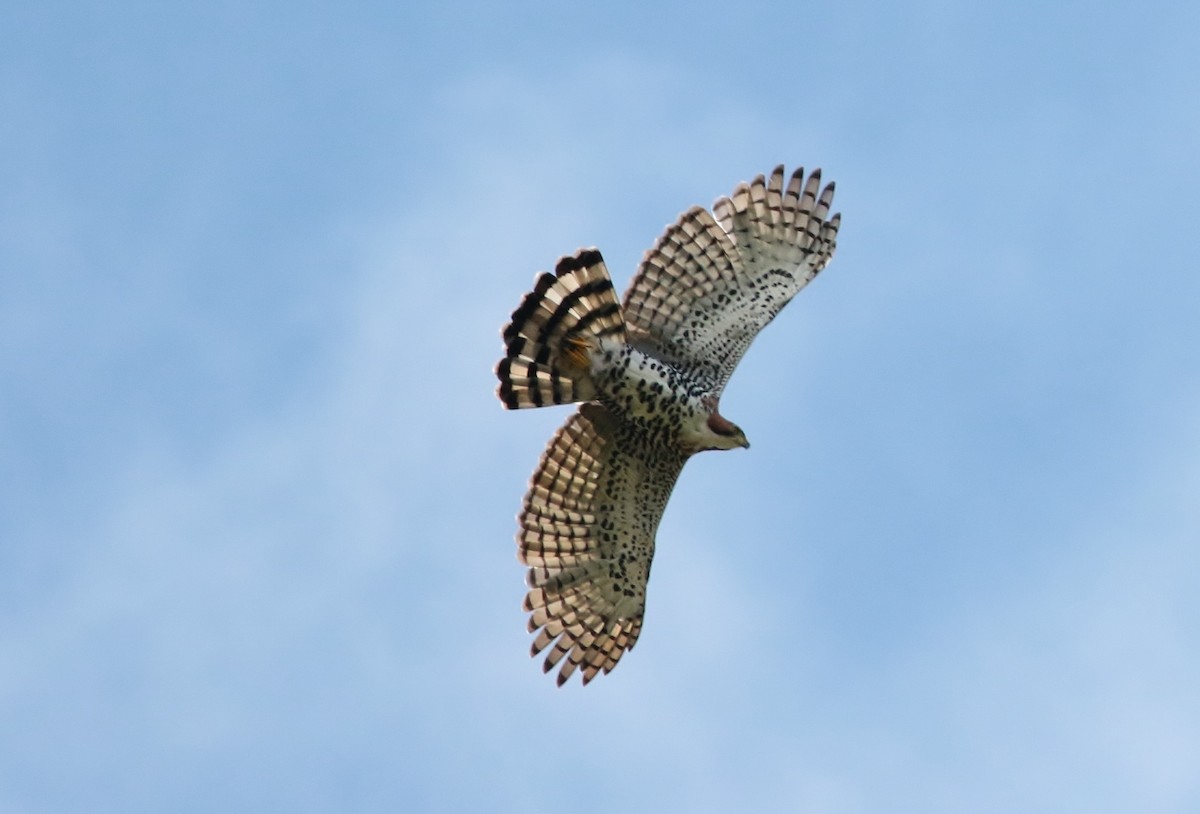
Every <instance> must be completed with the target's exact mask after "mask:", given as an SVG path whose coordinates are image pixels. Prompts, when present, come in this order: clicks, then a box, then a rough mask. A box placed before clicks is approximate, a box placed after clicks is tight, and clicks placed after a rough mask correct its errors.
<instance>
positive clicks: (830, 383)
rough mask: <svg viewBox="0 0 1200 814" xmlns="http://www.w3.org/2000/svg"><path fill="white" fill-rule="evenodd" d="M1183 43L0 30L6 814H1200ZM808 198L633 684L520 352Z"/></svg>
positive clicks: (1033, 31) (1020, 15)
mask: <svg viewBox="0 0 1200 814" xmlns="http://www.w3.org/2000/svg"><path fill="white" fill-rule="evenodd" d="M1198 9H1200V7H1196V6H1188V5H1187V4H1182V3H1170V4H1168V3H1163V4H1159V3H1155V2H1149V3H1138V4H1133V3H1108V4H1104V3H1101V4H1077V3H1058V4H1042V3H1037V4H1033V3H955V2H928V3H914V4H903V5H902V4H889V3H883V4H878V3H857V2H845V3H825V4H815V5H798V4H794V3H762V4H758V3H750V4H743V5H740V6H730V5H729V4H721V5H717V4H707V5H706V4H697V3H688V4H683V3H662V4H657V5H654V6H652V7H649V6H645V5H643V4H631V5H628V6H626V5H625V4H621V3H616V4H603V5H595V4H593V6H592V7H589V8H577V7H573V6H569V5H566V4H549V3H547V4H535V3H517V4H509V5H504V4H478V5H470V4H457V5H455V4H449V5H443V6H440V7H438V8H433V7H427V8H419V9H418V8H408V7H406V6H405V4H396V3H377V4H357V5H345V4H313V3H305V4H271V3H250V4H248V3H244V2H238V3H204V4H200V3H175V4H161V3H124V4H119V5H113V4H100V3H85V2H80V3H67V4H54V3H44V4H24V5H21V6H18V4H7V5H5V6H3V7H2V8H0V109H3V111H4V114H3V116H2V117H0V377H2V381H3V387H2V388H0V811H4V812H10V811H11V812H22V813H24V812H29V813H30V814H33V813H36V812H74V811H79V812H84V811H86V812H110V811H111V812H142V811H145V812H160V811H175V812H191V811H196V812H209V811H255V812H272V811H280V812H283V811H286V812H304V811H314V812H316V811H331V810H333V811H362V812H370V811H396V810H408V811H451V810H468V811H469V810H485V811H538V810H545V809H550V808H552V807H569V808H571V809H572V810H575V811H583V812H588V811H612V810H629V811H647V810H655V811H685V810H686V811H693V812H703V811H721V812H724V811H730V810H742V811H751V810H785V811H787V810H791V811H811V812H876V811H889V812H923V813H926V812H963V811H970V812H1014V811H1020V812H1039V811H1054V812H1072V811H1078V812H1101V811H1112V812H1126V811H1141V812H1193V811H1195V810H1197V808H1198V807H1200V771H1198V767H1200V693H1198V692H1197V690H1196V688H1197V687H1200V592H1198V591H1197V589H1196V586H1197V584H1198V582H1200V545H1198V543H1200V510H1198V509H1197V499H1196V496H1197V493H1198V491H1200V377H1198V376H1197V373H1198V372H1200V319H1198V313H1200V281H1198V280H1200V275H1198V274H1197V257H1196V249H1195V234H1196V219H1197V216H1198V215H1200V199H1198V197H1197V193H1196V190H1197V189H1198V188H1200V158H1198V156H1200V94H1198V93H1197V90H1196V77H1197V76H1198V75H1200V57H1197V50H1196V48H1195V43H1196V41H1197V38H1198V36H1200V10H1198ZM777 163H786V164H788V166H789V167H791V166H794V165H796V164H804V165H806V166H822V167H823V168H824V170H825V173H826V176H827V177H829V178H832V179H836V181H837V182H838V197H837V208H838V209H840V210H841V211H842V213H843V216H844V221H843V228H842V232H841V235H840V240H839V243H840V245H839V253H838V256H837V257H836V258H835V260H834V261H833V263H832V264H831V265H830V267H829V269H828V270H827V271H826V272H825V273H824V274H823V275H822V276H821V278H820V279H818V280H817V281H816V282H815V283H814V284H813V285H812V286H810V287H809V288H808V289H806V290H805V291H804V293H803V294H802V295H801V296H800V297H798V298H797V299H796V301H795V302H794V303H793V304H792V305H791V306H789V308H788V309H787V310H786V311H785V312H784V314H783V315H782V316H781V318H780V319H779V320H777V322H776V323H775V324H773V325H772V326H771V327H770V328H769V329H768V330H767V331H766V332H765V333H764V334H763V336H762V337H761V338H760V339H759V341H758V342H757V343H756V344H755V347H754V348H753V349H752V351H751V352H750V353H749V354H748V356H747V358H746V360H745V361H744V362H743V364H742V366H741V367H740V368H739V370H738V372H737V374H736V375H735V377H734V379H733V381H732V382H731V384H730V387H729V389H728V391H727V392H726V395H725V397H724V399H723V401H722V407H723V412H725V414H726V415H728V416H729V417H730V418H732V419H733V420H734V421H736V422H737V423H738V424H739V425H741V426H742V427H743V428H744V429H745V430H746V432H747V434H748V436H749V437H750V438H751V440H752V442H753V444H754V446H753V448H752V449H751V450H750V451H748V452H741V451H738V452H731V453H721V454H717V453H710V454H707V455H703V456H700V457H698V458H697V459H695V460H693V461H692V462H691V463H689V465H688V468H687V470H686V471H685V472H684V475H683V477H682V478H681V480H680V484H679V487H678V488H677V490H676V493H675V496H674V498H673V500H672V503H671V505H670V506H669V507H668V510H667V513H666V517H665V519H664V522H663V526H662V528H661V530H660V533H659V550H658V555H657V557H656V560H655V567H654V574H653V578H652V579H651V585H650V592H649V605H648V611H647V617H646V627H645V630H644V632H643V635H642V638H641V640H640V642H639V644H638V647H637V649H636V650H635V651H634V652H633V653H632V654H630V655H629V656H627V657H626V658H625V659H624V660H623V661H622V662H621V665H620V667H619V668H618V669H617V670H616V671H615V672H614V673H613V674H611V675H609V676H607V677H602V678H601V679H598V680H597V681H596V682H595V683H593V684H592V685H590V686H589V687H587V688H586V689H582V688H580V687H579V686H578V685H577V684H575V683H573V684H572V685H571V686H569V687H567V688H564V689H562V690H557V689H555V687H554V684H553V681H552V680H550V679H548V678H546V677H544V676H542V675H541V674H540V671H539V669H538V665H537V663H535V662H533V661H531V660H530V659H529V658H528V657H527V655H526V652H527V647H528V636H527V634H526V633H525V632H524V618H523V615H522V613H521V610H520V601H521V597H522V595H523V582H522V580H523V572H522V569H521V568H520V566H519V565H518V564H517V562H516V559H515V546H514V544H513V539H512V538H513V533H514V531H515V524H514V520H513V518H514V515H515V513H516V511H517V509H518V507H519V503H520V499H521V496H522V494H523V491H524V488H525V484H526V482H527V479H528V477H529V475H530V473H531V472H532V469H533V466H534V464H535V463H536V461H537V457H538V455H539V453H540V451H541V449H542V447H543V446H544V444H545V442H546V440H547V439H548V438H549V436H550V434H551V433H552V431H553V429H554V428H555V427H556V426H557V425H558V423H560V422H561V421H562V420H563V418H564V417H565V415H566V410H541V411H525V412H522V413H519V414H512V413H506V412H505V411H503V410H502V409H501V408H500V405H499V403H498V402H497V401H496V400H495V397H494V395H493V386H494V379H493V375H492V366H493V365H494V363H495V360H496V358H497V357H498V355H499V353H500V352H501V344H500V339H499V329H500V327H501V325H502V324H503V323H504V322H505V321H506V319H507V316H508V314H509V313H510V312H511V310H512V309H513V308H514V307H515V306H516V304H517V303H518V302H519V300H520V297H521V296H522V295H523V293H524V292H525V290H526V289H527V287H528V286H529V283H530V281H531V280H532V278H533V276H534V273H535V272H537V271H539V270H542V269H547V268H549V267H551V266H552V264H553V262H554V261H555V259H556V258H557V257H558V256H559V255H560V254H564V253H568V252H571V251H574V250H575V249H576V248H577V247H580V246H587V245H597V246H599V247H600V248H601V249H602V250H603V251H604V253H605V256H606V258H607V260H608V263H609V267H610V268H611V269H612V270H613V272H614V276H615V278H616V283H617V285H618V287H622V286H624V285H625V284H626V283H627V282H628V280H629V278H630V277H631V276H632V272H633V270H634V268H635V266H636V263H637V261H638V260H639V258H640V257H641V253H642V251H644V250H645V249H646V248H648V247H649V246H650V245H651V243H652V242H653V240H654V238H655V237H656V236H657V235H658V233H659V232H660V231H661V229H662V227H663V226H665V225H666V224H667V223H668V222H670V221H671V220H673V219H674V218H675V216H676V215H677V214H678V213H679V212H680V211H682V210H683V209H685V208H687V207H688V206H690V205H692V204H694V203H705V204H707V203H710V202H711V201H712V199H713V198H715V197H717V196H718V195H721V194H724V193H726V192H728V191H729V190H731V189H732V187H733V186H734V185H735V184H736V183H737V182H738V181H741V180H744V179H748V178H750V177H752V176H753V175H755V174H757V173H759V172H764V171H769V170H770V168H771V167H773V166H774V165H775V164H777Z"/></svg>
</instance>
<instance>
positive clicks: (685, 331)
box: [496, 166, 841, 686]
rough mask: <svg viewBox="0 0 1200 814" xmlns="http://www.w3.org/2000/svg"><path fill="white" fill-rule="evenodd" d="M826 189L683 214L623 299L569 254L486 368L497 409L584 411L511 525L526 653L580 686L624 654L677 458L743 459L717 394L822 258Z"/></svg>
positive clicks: (735, 200)
mask: <svg viewBox="0 0 1200 814" xmlns="http://www.w3.org/2000/svg"><path fill="white" fill-rule="evenodd" d="M833 186H834V185H833V184H832V183H830V184H828V185H827V186H825V187H824V188H823V189H822V188H821V171H820V170H814V171H813V172H812V173H811V174H810V175H809V176H808V177H807V179H806V178H805V177H804V170H803V168H801V169H798V170H796V171H795V172H794V173H793V174H792V175H791V177H790V178H787V179H786V182H785V174H784V169H783V167H782V166H780V167H777V168H776V169H775V171H774V172H772V173H771V176H770V177H769V178H764V177H763V176H761V175H760V176H758V177H757V178H755V179H754V180H753V181H751V182H750V183H748V184H746V183H743V184H739V185H738V186H737V188H736V189H734V191H733V194H732V195H730V196H729V197H727V198H726V197H723V198H719V199H718V200H717V201H716V203H714V204H713V207H712V211H711V212H710V211H709V210H707V209H704V208H703V207H699V206H697V207H692V208H691V209H689V210H687V211H686V212H684V213H683V214H682V215H680V216H679V219H678V220H676V221H675V223H673V224H672V225H670V226H668V227H667V230H666V231H665V232H664V233H663V235H662V237H660V238H659V239H658V242H657V243H655V244H654V248H652V249H650V251H648V252H646V255H645V257H644V258H643V259H642V262H641V265H640V267H639V268H638V271H637V274H636V276H635V277H634V278H633V283H632V284H631V285H630V287H629V290H628V291H627V292H626V293H625V300H624V302H623V303H622V302H618V300H617V295H616V292H615V291H614V289H613V284H612V280H611V279H610V278H609V275H608V269H607V268H605V265H604V260H603V258H602V257H601V256H600V252H599V251H597V250H596V249H594V248H593V249H582V250H580V251H578V252H576V253H575V254H574V255H570V256H567V257H563V258H562V259H561V260H559V261H558V265H557V266H556V267H555V271H554V274H548V273H543V274H541V275H539V276H538V277H537V278H536V279H535V281H534V287H533V291H531V292H530V293H529V294H527V295H526V296H525V298H524V300H522V302H521V304H520V306H519V307H518V308H517V310H515V311H514V312H513V315H512V321H511V322H509V324H508V325H507V326H506V327H505V328H504V330H503V334H502V335H503V338H504V344H505V347H506V353H505V356H504V358H503V359H502V360H501V361H500V363H499V364H498V365H497V366H496V375H497V376H498V378H499V379H500V386H499V389H498V394H499V396H500V400H501V401H502V402H503V403H504V406H505V407H507V408H509V409H520V408H524V407H543V406H548V405H552V404H569V403H575V402H582V404H581V406H580V407H579V408H578V410H576V412H575V413H574V414H573V415H572V416H571V417H570V418H568V419H567V421H566V423H565V424H563V426H562V427H561V428H559V430H558V432H557V433H556V434H555V435H554V437H553V438H552V439H551V441H550V444H549V446H548V447H547V448H546V451H545V452H544V453H543V455H542V459H541V462H540V463H539V465H538V468H537V471H535V472H534V474H533V478H532V481H531V482H530V486H529V491H528V493H527V494H526V495H525V502H524V506H523V509H522V511H521V514H520V516H519V517H518V524H519V526H520V528H519V530H518V532H517V547H518V558H519V559H520V561H521V562H522V563H524V564H525V565H527V566H528V567H529V572H528V577H527V581H528V584H529V592H528V593H527V594H526V596H525V610H526V611H527V612H528V613H529V614H530V616H529V632H530V633H536V634H537V635H536V636H535V638H534V641H533V646H532V655H534V656H537V655H538V653H540V652H542V651H543V650H546V648H549V652H548V654H547V655H546V659H545V662H544V665H543V669H544V671H545V672H550V671H551V670H553V669H554V668H555V667H556V666H557V665H559V664H560V663H561V665H562V666H561V668H560V669H559V672H558V679H557V680H558V684H559V686H562V684H564V683H565V682H566V681H567V679H569V678H570V677H571V675H572V674H573V673H574V672H575V671H576V670H581V671H582V675H583V683H584V684H585V685H586V684H587V683H588V682H589V681H591V680H592V679H593V678H595V677H596V675H597V674H598V673H600V672H604V673H608V672H609V671H610V670H612V668H613V667H614V666H616V664H617V661H618V660H619V659H620V658H621V656H622V654H623V653H624V652H625V651H626V650H630V649H632V648H633V646H634V644H635V643H636V642H637V638H638V634H639V633H640V632H641V629H642V617H643V615H644V613H645V609H646V582H647V580H648V579H649V577H650V560H651V558H652V557H653V556H654V538H655V534H656V532H657V530H658V524H659V520H660V519H661V518H662V514H663V510H664V509H665V508H666V505H667V499H668V498H669V497H670V496H671V490H672V488H674V485H675V480H676V479H677V478H678V477H679V473H680V471H681V470H682V469H683V465H684V463H685V462H686V461H687V459H688V458H689V457H691V456H692V455H694V454H696V453H697V452H700V451H702V450H706V449H733V448H734V447H749V446H750V444H749V442H748V441H747V440H746V435H745V433H743V432H742V430H741V429H740V428H739V427H738V426H737V425H736V424H734V423H733V422H732V421H729V420H728V419H727V418H725V417H724V416H722V415H721V413H720V412H719V410H718V404H719V402H720V398H721V392H722V390H723V389H724V388H725V384H726V383H727V382H728V381H729V377H730V375H732V373H733V369H734V367H736V366H737V363H738V361H739V360H740V359H741V358H742V355H743V354H744V353H745V352H746V349H747V348H748V347H749V346H750V343H751V342H752V341H753V340H754V337H755V336H757V335H758V332H759V331H761V330H762V329H763V328H764V327H765V326H766V325H767V323H769V322H770V321H771V320H772V319H773V318H774V317H775V315H776V314H778V313H779V311H780V310H781V309H782V308H783V307H784V306H785V305H787V304H788V302H789V301H790V300H791V299H792V297H794V296H795V295H796V293H797V292H798V291H799V290H800V289H801V288H803V287H804V286H805V285H806V284H807V283H808V282H809V281H810V280H811V279H812V278H813V277H815V276H816V275H817V273H818V272H819V271H821V269H823V268H824V267H825V265H826V263H828V262H829V260H830V258H831V257H832V256H833V252H834V248H835V246H836V239H837V231H838V225H839V224H840V222H841V216H840V214H835V215H833V216H832V217H830V215H829V208H830V204H831V203H832V201H833Z"/></svg>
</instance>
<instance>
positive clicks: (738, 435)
mask: <svg viewBox="0 0 1200 814" xmlns="http://www.w3.org/2000/svg"><path fill="white" fill-rule="evenodd" d="M708 429H709V430H710V431H711V432H712V438H711V439H710V443H711V444H712V446H710V447H708V448H709V449H735V448H736V447H742V448H743V449H750V442H749V441H747V440H746V433H744V432H742V428H741V427H739V426H738V425H737V424H734V423H733V422H732V421H730V420H729V419H727V418H725V417H724V416H723V415H721V414H720V413H716V412H714V413H713V414H712V415H710V416H709V417H708Z"/></svg>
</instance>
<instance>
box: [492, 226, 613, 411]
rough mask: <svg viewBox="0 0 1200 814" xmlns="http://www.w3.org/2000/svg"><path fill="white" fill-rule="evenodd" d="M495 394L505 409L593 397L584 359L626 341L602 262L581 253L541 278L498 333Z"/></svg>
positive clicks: (595, 253) (589, 252)
mask: <svg viewBox="0 0 1200 814" xmlns="http://www.w3.org/2000/svg"><path fill="white" fill-rule="evenodd" d="M503 336H504V344H505V347H506V351H507V352H506V353H505V356H504V358H503V359H501V360H500V363H499V364H498V365H497V366H496V376H497V377H498V378H499V379H500V387H499V390H498V391H497V392H498V395H499V396H500V400H501V401H502V402H504V406H506V407H508V408H509V409H510V410H516V409H520V408H523V407H543V406H546V405H549V404H569V403H571V402H575V401H589V400H591V399H593V398H595V395H596V387H595V385H594V383H593V382H592V379H591V375H590V373H589V370H590V366H591V365H590V362H589V358H588V354H589V352H590V351H591V350H593V349H595V348H596V347H598V344H599V340H601V339H613V340H617V341H620V342H624V341H625V318H624V316H622V314H621V305H620V302H619V301H618V300H617V295H616V292H615V291H614V290H613V285H612V280H611V279H610V278H609V276H608V269H607V268H606V267H605V265H604V258H603V257H601V256H600V252H599V251H597V250H596V249H583V250H581V251H579V252H577V253H575V254H574V255H571V256H569V257H564V258H562V259H561V260H559V261H558V265H557V266H556V267H555V269H554V274H541V275H539V276H538V278H537V280H535V282H534V287H533V291H531V292H529V293H528V294H527V295H525V299H524V300H522V301H521V304H520V306H518V307H517V310H516V311H513V315H512V322H510V323H509V324H508V325H507V326H505V328H504V332H503Z"/></svg>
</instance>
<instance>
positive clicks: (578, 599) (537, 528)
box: [517, 403, 685, 686]
mask: <svg viewBox="0 0 1200 814" xmlns="http://www.w3.org/2000/svg"><path fill="white" fill-rule="evenodd" d="M654 449H655V447H654V445H651V444H646V443H645V439H641V438H639V437H637V436H636V432H635V430H634V429H633V428H632V426H631V425H627V424H624V423H622V422H620V421H618V419H616V418H614V417H613V416H612V414H610V413H609V412H608V411H607V410H606V409H605V408H604V407H602V406H600V405H599V404H596V403H590V404H585V405H583V406H582V407H580V409H579V411H578V412H576V413H575V414H574V415H573V416H571V417H570V418H569V419H568V420H567V423H566V424H564V425H563V426H562V427H561V428H560V429H559V431H558V432H557V433H556V434H555V436H554V438H553V439H552V440H551V441H550V445H549V446H548V447H547V448H546V451H545V453H544V454H543V455H542V460H541V464H540V465H539V466H538V469H537V471H536V472H535V473H534V475H533V480H532V482H531V483H530V486H529V492H528V493H527V494H526V496H525V507H524V510H523V511H522V512H521V516H520V518H519V519H518V521H519V523H520V531H519V532H518V533H517V546H518V557H519V558H520V560H521V562H523V563H525V564H526V565H528V566H529V576H528V580H529V588H530V590H529V593H528V594H526V596H525V610H527V611H529V613H530V616H529V632H530V633H535V632H536V633H537V636H536V638H535V639H534V641H533V647H532V655H535V656H536V655H537V654H538V653H540V652H541V651H542V650H544V649H546V648H547V647H549V648H550V650H549V653H548V654H547V655H546V661H545V663H544V665H543V669H544V670H545V671H546V672H549V671H550V670H552V669H554V667H555V666H556V665H557V664H558V663H559V662H562V661H563V659H564V657H565V659H566V660H565V662H563V665H562V667H561V669H560V670H559V673H558V684H559V686H562V684H563V683H565V682H566V680H567V679H568V678H570V677H571V675H572V673H574V672H575V670H576V669H578V668H582V670H583V683H584V684H587V683H588V682H589V681H591V680H592V679H593V678H595V677H596V674H597V673H598V672H600V671H603V672H605V673H607V672H608V671H609V670H611V669H612V668H613V667H614V666H616V663H617V661H618V659H620V658H621V655H622V654H623V653H624V652H625V651H626V650H628V649H632V648H633V646H634V644H635V643H636V642H637V638H638V634H639V633H640V632H641V629H642V616H643V614H644V612H645V608H646V581H647V580H648V579H649V577H650V560H651V558H652V557H653V556H654V535H655V532H656V530H657V529H658V522H659V520H660V519H661V518H662V513H663V509H665V508H666V505H667V499H668V498H669V497H670V495H671V490H672V488H674V486H675V480H676V478H678V477H679V472H680V470H681V469H683V463H684V460H685V457H684V456H683V455H682V454H681V453H677V452H673V451H672V452H660V453H659V454H655V453H653V451H652V450H654Z"/></svg>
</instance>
